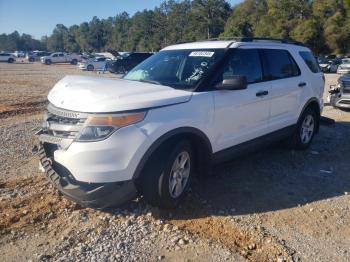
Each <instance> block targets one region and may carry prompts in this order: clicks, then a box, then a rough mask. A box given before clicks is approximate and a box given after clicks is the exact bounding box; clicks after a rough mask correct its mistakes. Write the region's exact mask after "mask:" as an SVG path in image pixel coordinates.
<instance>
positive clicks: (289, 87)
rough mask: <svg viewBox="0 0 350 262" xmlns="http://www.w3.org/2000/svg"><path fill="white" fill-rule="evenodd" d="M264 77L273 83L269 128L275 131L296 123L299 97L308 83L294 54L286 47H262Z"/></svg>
mask: <svg viewBox="0 0 350 262" xmlns="http://www.w3.org/2000/svg"><path fill="white" fill-rule="evenodd" d="M260 52H261V54H262V62H263V68H264V78H265V80H267V81H268V83H269V84H270V85H271V92H270V99H271V112H270V121H269V128H270V131H271V132H272V131H275V130H279V129H282V128H284V127H287V126H289V125H292V124H295V123H296V119H295V116H296V115H297V112H298V109H299V98H300V96H301V94H302V91H303V88H305V86H306V85H307V84H308V83H307V82H306V81H305V80H304V79H303V76H302V75H301V71H300V69H299V67H298V65H297V63H296V62H295V60H294V58H293V57H292V55H291V54H290V53H289V52H288V51H287V50H284V49H262V50H261V51H260Z"/></svg>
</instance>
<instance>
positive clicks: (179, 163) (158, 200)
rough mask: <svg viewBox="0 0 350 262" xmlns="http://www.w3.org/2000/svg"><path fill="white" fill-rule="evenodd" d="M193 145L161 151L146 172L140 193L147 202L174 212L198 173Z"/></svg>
mask: <svg viewBox="0 0 350 262" xmlns="http://www.w3.org/2000/svg"><path fill="white" fill-rule="evenodd" d="M194 160H195V157H194V153H193V149H192V146H191V144H190V143H189V142H188V141H186V140H183V141H181V142H179V143H176V144H175V143H171V144H167V145H164V146H162V147H161V148H159V149H158V150H157V151H156V152H155V153H154V154H153V155H152V156H151V158H150V160H149V161H148V163H147V164H146V167H145V169H144V170H143V174H142V179H141V191H142V193H143V196H144V198H145V200H146V201H147V202H148V203H150V204H151V205H153V206H157V207H160V208H166V209H167V208H175V207H176V206H178V204H179V203H180V202H181V200H183V199H184V197H185V196H186V194H187V192H188V189H189V187H190V183H191V178H192V176H193V172H194V170H195V168H194V167H195V162H194Z"/></svg>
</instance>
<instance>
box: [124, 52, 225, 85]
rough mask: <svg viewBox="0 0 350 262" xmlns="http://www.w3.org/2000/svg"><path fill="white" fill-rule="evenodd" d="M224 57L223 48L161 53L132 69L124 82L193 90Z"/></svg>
mask: <svg viewBox="0 0 350 262" xmlns="http://www.w3.org/2000/svg"><path fill="white" fill-rule="evenodd" d="M223 54H224V49H213V50H168V51H161V52H159V53H157V54H155V55H153V56H151V57H150V58H148V59H146V60H145V61H144V62H142V63H141V64H139V65H138V66H136V67H135V68H134V69H132V70H131V71H130V72H129V73H128V74H127V75H126V76H125V77H124V79H127V80H133V81H140V82H150V83H154V84H160V85H166V86H171V87H173V88H176V89H185V90H189V89H193V88H195V87H196V85H197V83H198V82H199V81H200V80H201V79H202V78H203V77H204V76H205V75H206V73H207V72H208V70H209V69H211V68H212V67H213V65H214V64H215V63H216V62H217V61H218V60H219V59H220V58H221V57H222V55H223Z"/></svg>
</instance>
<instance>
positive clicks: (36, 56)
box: [26, 51, 51, 62]
mask: <svg viewBox="0 0 350 262" xmlns="http://www.w3.org/2000/svg"><path fill="white" fill-rule="evenodd" d="M50 54H51V53H50V52H45V51H34V52H31V53H27V55H26V59H27V60H28V61H29V62H35V61H40V57H42V56H49V55H50Z"/></svg>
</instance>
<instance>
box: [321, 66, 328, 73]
mask: <svg viewBox="0 0 350 262" xmlns="http://www.w3.org/2000/svg"><path fill="white" fill-rule="evenodd" d="M320 68H321V71H322V72H323V73H328V72H329V68H328V67H322V66H321V67H320Z"/></svg>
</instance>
